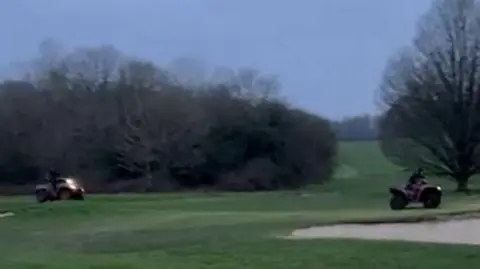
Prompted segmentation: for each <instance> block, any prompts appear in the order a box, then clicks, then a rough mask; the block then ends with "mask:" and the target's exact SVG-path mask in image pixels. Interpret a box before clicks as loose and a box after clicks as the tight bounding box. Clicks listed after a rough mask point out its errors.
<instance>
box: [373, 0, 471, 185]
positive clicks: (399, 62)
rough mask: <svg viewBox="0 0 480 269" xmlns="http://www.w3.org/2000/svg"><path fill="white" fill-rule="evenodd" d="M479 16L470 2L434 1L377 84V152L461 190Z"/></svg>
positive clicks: (466, 169)
mask: <svg viewBox="0 0 480 269" xmlns="http://www.w3.org/2000/svg"><path fill="white" fill-rule="evenodd" d="M479 57H480V13H479V5H478V3H476V1H475V0H437V1H435V2H434V4H433V5H432V8H431V10H430V11H429V12H428V13H427V14H426V15H425V16H424V17H423V18H422V19H421V21H420V23H419V29H418V33H417V36H416V38H415V39H414V42H413V45H412V46H411V47H408V48H406V49H404V50H402V51H401V53H399V54H398V55H397V57H396V58H394V59H392V61H391V62H389V64H388V66H387V68H386V71H385V75H384V80H383V83H382V85H381V97H382V98H381V99H382V102H383V103H382V104H383V105H384V107H383V108H384V109H386V111H385V113H384V115H383V117H382V119H381V122H380V126H379V129H380V137H381V139H382V149H383V150H384V153H385V155H386V156H387V157H389V158H391V159H392V160H395V161H396V163H398V164H402V165H404V166H407V167H408V166H413V165H419V166H420V165H421V166H426V167H427V168H429V169H430V170H432V171H434V172H437V173H439V174H446V175H448V176H450V177H451V178H453V179H455V180H456V181H457V183H458V190H459V191H465V190H468V179H469V178H470V177H471V176H472V175H473V174H475V173H477V172H478V170H479V168H480V162H479V161H480V159H479V157H480V154H479V153H480V152H479V149H480V147H479V146H480V68H479V63H480V62H479V59H480V58H479Z"/></svg>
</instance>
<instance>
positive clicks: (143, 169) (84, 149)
mask: <svg viewBox="0 0 480 269" xmlns="http://www.w3.org/2000/svg"><path fill="white" fill-rule="evenodd" d="M40 48H41V50H40V51H41V53H40V55H39V57H38V58H36V59H35V60H34V61H32V63H29V64H28V70H26V71H24V72H22V74H21V76H17V77H15V78H11V79H8V80H5V81H3V82H1V84H0V126H1V128H0V185H2V186H7V185H8V186H9V185H22V186H23V185H30V184H34V183H35V182H37V181H38V180H40V179H41V177H42V174H43V173H44V172H45V171H46V170H47V169H49V168H55V169H57V170H58V171H59V172H60V173H62V174H63V175H72V176H76V177H78V178H80V180H81V181H82V182H83V183H84V184H86V185H87V187H88V188H89V190H90V191H101V192H118V191H159V190H179V189H197V188H208V189H222V190H225V189H226V190H238V191H253V190H273V189H285V188H297V187H300V186H303V185H305V184H308V183H311V182H323V181H325V180H327V179H328V178H329V176H330V175H331V173H332V171H333V169H334V164H335V156H336V150H337V143H336V136H335V132H334V130H333V128H332V126H331V123H330V122H329V121H328V120H326V119H324V118H322V117H319V116H317V115H313V114H309V113H307V112H305V111H302V110H299V109H295V108H293V107H291V106H290V105H288V103H287V102H286V101H285V100H283V98H281V97H280V95H279V94H278V92H279V88H280V83H279V82H278V81H277V80H276V79H275V78H274V77H271V76H268V75H265V74H262V73H260V72H259V71H257V70H254V69H250V68H243V69H239V70H232V69H228V70H227V71H228V72H223V73H222V72H220V73H217V75H216V76H215V79H210V80H204V79H201V80H198V79H197V80H193V81H192V80H189V79H188V76H186V77H187V79H185V76H183V77H182V76H180V75H181V74H182V72H181V70H182V68H176V69H174V68H170V69H169V68H168V67H160V66H158V65H155V64H154V63H152V62H150V61H147V60H142V59H137V58H135V57H130V56H128V55H124V54H122V53H121V52H119V51H118V50H116V49H115V48H113V47H112V46H99V47H83V48H78V49H75V50H70V51H67V52H60V50H58V49H57V47H56V46H53V45H52V44H51V43H48V42H47V43H44V44H42V45H41V46H40ZM182 63H183V64H184V65H183V67H186V68H187V69H188V68H189V67H190V64H191V62H188V61H186V64H185V61H183V62H182V61H180V62H179V63H177V67H178V66H180V67H182ZM178 70H180V72H179V71H178ZM224 71H225V70H224ZM179 74H180V75H179ZM219 74H220V75H219ZM190 77H191V76H190ZM4 189H6V188H4ZM22 190H23V189H22ZM28 191H30V189H28Z"/></svg>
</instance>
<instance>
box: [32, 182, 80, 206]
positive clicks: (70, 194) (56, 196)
mask: <svg viewBox="0 0 480 269" xmlns="http://www.w3.org/2000/svg"><path fill="white" fill-rule="evenodd" d="M35 197H36V198H37V202H39V203H44V202H47V201H57V200H84V199H85V189H84V188H83V187H82V186H80V184H79V183H78V182H77V181H76V180H74V179H72V178H58V179H57V190H56V191H54V190H53V186H52V184H50V183H46V184H40V185H37V186H36V188H35Z"/></svg>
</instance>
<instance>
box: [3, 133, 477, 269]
mask: <svg viewBox="0 0 480 269" xmlns="http://www.w3.org/2000/svg"><path fill="white" fill-rule="evenodd" d="M362 152H364V154H365V156H364V154H362ZM339 159H340V162H341V163H343V164H344V166H345V167H349V169H350V171H355V173H354V174H355V176H354V177H353V176H350V177H343V178H336V179H334V180H333V181H332V182H329V183H328V184H326V185H323V186H314V187H311V188H308V189H307V190H304V191H302V192H296V191H295V192H272V193H255V194H235V193H211V194H148V195H112V196H106V195H105V196H101V195H99V196H94V197H88V200H87V201H85V202H64V203H49V204H44V205H36V204H35V203H34V201H33V197H13V198H12V197H10V198H0V211H1V210H2V209H4V210H11V211H14V212H15V213H16V215H15V216H13V217H7V218H4V219H1V220H0V268H9V269H10V268H12V269H15V268H69V269H80V268H103V269H107V268H120V269H126V268H172V269H184V268H185V269H186V268H189V269H190V268H192V269H195V268H214V269H215V268H222V269H228V268H252V269H255V268H262V269H268V268H279V269H281V268H315V269H318V268H326V269H327V268H328V269H336V268H339V269H340V268H342V269H343V268H345V269H346V268H368V269H370V268H436V269H440V268H453V267H454V266H455V267H456V268H470V267H473V266H474V265H478V264H480V252H479V250H480V248H478V247H473V246H459V245H439V244H418V243H406V242H379V241H355V240H306V241H298V240H295V241H293V240H285V239H281V238H280V236H283V235H287V234H289V233H290V232H291V231H292V230H293V229H295V228H301V227H306V226H311V225H315V224H318V223H322V222H331V221H334V220H349V219H366V218H385V217H403V216H407V215H421V214H425V211H424V210H406V211H404V212H392V211H390V210H388V204H387V201H388V193H387V192H386V188H387V187H388V186H389V185H393V184H399V183H401V182H402V180H404V178H403V177H404V176H405V175H404V174H402V173H401V172H400V170H399V169H398V168H396V167H394V166H393V165H390V164H388V162H387V161H386V160H385V159H382V157H381V154H380V152H379V150H378V147H377V146H376V144H375V143H366V142H362V143H350V144H343V145H342V147H341V153H340V158H339ZM388 165H389V166H388ZM385 166H388V167H390V168H388V169H387V168H386V167H385ZM350 175H352V174H350ZM447 183H448V182H442V184H447ZM445 187H446V188H453V187H452V185H446V186H445ZM479 203H480V201H479V200H478V199H477V198H476V197H474V196H471V197H464V196H459V195H453V194H451V193H448V194H447V197H446V199H445V203H444V206H443V207H442V208H441V209H438V210H433V211H429V212H428V214H437V213H442V212H450V211H455V210H460V209H466V208H467V209H475V208H480V205H479Z"/></svg>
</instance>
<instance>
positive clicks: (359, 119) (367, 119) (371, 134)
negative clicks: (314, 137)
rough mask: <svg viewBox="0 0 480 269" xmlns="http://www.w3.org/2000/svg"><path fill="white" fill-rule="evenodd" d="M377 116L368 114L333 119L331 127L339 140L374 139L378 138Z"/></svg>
mask: <svg viewBox="0 0 480 269" xmlns="http://www.w3.org/2000/svg"><path fill="white" fill-rule="evenodd" d="M377 121H378V117H376V116H371V115H368V114H364V115H358V116H353V117H346V118H344V119H342V120H339V121H333V122H332V127H333V130H334V131H335V133H336V135H337V138H338V140H340V141H374V140H377V138H378V130H377Z"/></svg>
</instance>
